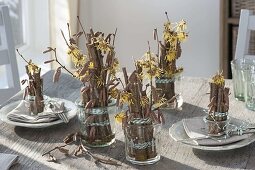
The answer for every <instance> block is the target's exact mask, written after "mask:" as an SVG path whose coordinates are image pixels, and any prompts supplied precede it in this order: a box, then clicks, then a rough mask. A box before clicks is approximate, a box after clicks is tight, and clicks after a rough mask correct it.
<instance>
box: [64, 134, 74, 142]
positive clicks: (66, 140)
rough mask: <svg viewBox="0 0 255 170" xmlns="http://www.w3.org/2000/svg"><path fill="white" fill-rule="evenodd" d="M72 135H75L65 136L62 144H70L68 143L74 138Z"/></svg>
mask: <svg viewBox="0 0 255 170" xmlns="http://www.w3.org/2000/svg"><path fill="white" fill-rule="evenodd" d="M74 135H75V133H71V134H69V135H67V136H66V137H65V138H64V140H63V142H64V143H65V144H70V143H72V142H74V140H73V136H74Z"/></svg>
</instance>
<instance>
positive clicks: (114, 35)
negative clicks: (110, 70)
mask: <svg viewBox="0 0 255 170" xmlns="http://www.w3.org/2000/svg"><path fill="white" fill-rule="evenodd" d="M117 30H118V29H117V28H116V29H115V32H114V34H113V41H112V46H113V47H114V43H115V37H116V34H117Z"/></svg>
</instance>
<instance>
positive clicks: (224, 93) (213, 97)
mask: <svg viewBox="0 0 255 170" xmlns="http://www.w3.org/2000/svg"><path fill="white" fill-rule="evenodd" d="M208 107H209V111H208V113H209V114H208V117H207V119H208V120H210V121H213V122H212V123H209V133H212V134H217V133H220V132H222V131H223V130H224V128H225V126H226V123H225V121H226V120H227V119H228V109H229V88H227V87H225V80H224V77H223V76H222V74H219V73H218V74H216V75H215V76H214V77H213V78H212V81H211V82H210V104H209V105H208ZM215 122H216V123H215ZM222 122H223V123H222Z"/></svg>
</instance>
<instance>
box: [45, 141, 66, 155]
mask: <svg viewBox="0 0 255 170" xmlns="http://www.w3.org/2000/svg"><path fill="white" fill-rule="evenodd" d="M66 146H67V144H65V145H61V146H56V147H55V148H53V149H51V150H49V151H47V152H45V153H43V154H42V156H45V155H47V154H51V152H53V151H55V150H57V149H59V148H64V147H66Z"/></svg>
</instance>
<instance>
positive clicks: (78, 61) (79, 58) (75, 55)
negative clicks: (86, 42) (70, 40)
mask: <svg viewBox="0 0 255 170" xmlns="http://www.w3.org/2000/svg"><path fill="white" fill-rule="evenodd" d="M67 54H68V55H69V56H70V57H71V59H72V62H73V63H74V65H75V67H82V66H83V65H84V64H85V62H86V58H87V56H86V55H83V54H82V53H81V51H80V50H79V49H78V47H76V46H71V48H69V50H68V51H67Z"/></svg>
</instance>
